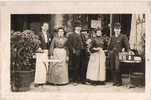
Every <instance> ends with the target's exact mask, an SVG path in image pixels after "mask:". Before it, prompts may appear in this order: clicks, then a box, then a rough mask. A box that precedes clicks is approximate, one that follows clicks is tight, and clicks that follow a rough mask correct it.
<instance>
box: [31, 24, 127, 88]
mask: <svg viewBox="0 0 151 100" xmlns="http://www.w3.org/2000/svg"><path fill="white" fill-rule="evenodd" d="M41 29H42V31H41V32H40V33H39V34H38V35H39V39H40V41H41V45H40V48H39V49H38V50H37V52H40V53H37V58H36V69H35V81H34V82H35V86H41V85H44V84H52V85H65V84H68V83H69V82H72V83H73V85H78V84H79V83H83V84H92V85H105V82H106V54H105V52H107V53H108V57H109V63H110V67H111V70H112V77H113V85H116V86H121V85H122V80H121V72H120V61H119V56H118V55H119V53H120V52H121V51H122V49H123V48H125V49H126V50H127V51H128V52H130V48H129V42H128V38H127V36H126V35H125V34H121V25H120V23H115V25H114V35H113V36H112V37H111V38H110V40H107V39H106V38H104V37H105V36H104V35H103V34H102V30H101V29H99V28H98V29H96V30H94V31H93V32H91V33H88V30H87V29H84V28H82V26H81V25H76V26H75V27H74V31H73V32H70V33H66V32H65V30H64V28H63V27H59V28H58V29H57V32H56V34H53V35H52V34H49V33H48V29H49V24H48V23H46V22H45V23H43V25H42V27H41ZM106 46H107V47H106ZM50 60H51V61H50Z"/></svg>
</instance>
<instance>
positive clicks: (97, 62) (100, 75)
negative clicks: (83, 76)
mask: <svg viewBox="0 0 151 100" xmlns="http://www.w3.org/2000/svg"><path fill="white" fill-rule="evenodd" d="M91 43H92V44H91V47H90V52H91V54H90V59H89V63H88V69H87V80H88V82H89V83H91V84H93V85H97V84H100V85H101V84H103V85H104V84H105V78H106V77H105V74H106V71H105V70H106V68H105V59H106V56H105V53H104V51H103V47H104V38H103V37H102V32H101V30H97V32H96V37H95V38H93V39H92V42H91Z"/></svg>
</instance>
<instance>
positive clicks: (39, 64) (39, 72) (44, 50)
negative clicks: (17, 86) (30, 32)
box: [34, 23, 51, 86]
mask: <svg viewBox="0 0 151 100" xmlns="http://www.w3.org/2000/svg"><path fill="white" fill-rule="evenodd" d="M48 27H49V25H48V23H43V26H42V27H41V28H42V32H40V33H39V39H40V41H41V45H40V48H39V50H38V53H37V54H36V68H35V80H34V83H35V86H40V85H43V84H45V83H46V82H47V70H48V62H47V60H48V48H49V44H50V41H51V38H50V34H49V33H48V32H47V31H48Z"/></svg>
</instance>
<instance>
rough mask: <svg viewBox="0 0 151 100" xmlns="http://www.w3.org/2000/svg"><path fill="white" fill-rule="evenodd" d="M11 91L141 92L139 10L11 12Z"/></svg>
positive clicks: (142, 36) (141, 23) (142, 18)
mask: <svg viewBox="0 0 151 100" xmlns="http://www.w3.org/2000/svg"><path fill="white" fill-rule="evenodd" d="M10 18H11V20H10V22H11V23H10V24H11V25H10V26H11V30H10V32H11V33H10V34H11V35H10V50H11V53H10V54H11V56H10V59H11V60H10V84H11V91H12V92H42V93H43V92H73V93H75V92H83V93H84V92H98V93H108V92H119V93H121V92H123V93H124V92H138V93H143V92H145V33H146V31H145V23H146V19H145V18H146V15H145V14H144V13H142V14H135V13H129V14H122V13H119V14H110V13H109V14H99V13H98V14H89V13H85V14H70V13H69V14H11V16H10Z"/></svg>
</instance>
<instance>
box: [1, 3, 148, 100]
mask: <svg viewBox="0 0 151 100" xmlns="http://www.w3.org/2000/svg"><path fill="white" fill-rule="evenodd" d="M0 6H1V12H0V29H1V30H0V31H1V34H0V40H1V42H0V43H1V46H0V47H1V48H0V50H1V56H0V57H1V58H0V61H1V62H0V63H1V64H0V65H1V76H2V77H1V93H2V97H3V98H5V99H6V100H11V99H13V100H14V99H15V100H22V99H25V100H26V99H27V100H34V99H36V100H43V99H44V100H47V99H48V100H50V99H53V100H62V99H63V100H67V99H75V100H76V99H78V100H79V99H80V100H82V99H86V100H90V99H94V100H101V99H102V100H108V99H109V100H114V99H115V100H130V99H132V100H133V99H136V100H144V99H148V100H150V99H149V98H150V95H151V77H150V71H151V68H150V66H149V65H151V61H150V59H149V58H150V57H151V53H150V48H151V35H150V34H149V33H151V28H150V25H151V14H150V13H151V3H150V2H23V3H20V2H1V3H0ZM60 13H61V14H62V13H65V14H66V13H100V14H101V13H102V14H108V13H145V14H146V48H147V49H146V59H147V60H146V87H145V93H59V92H57V93H49V92H44V93H40V92H35V93H34V92H33V93H31V92H30V93H28V92H26V93H13V92H11V91H10V84H9V80H10V34H9V33H10V14H60Z"/></svg>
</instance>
